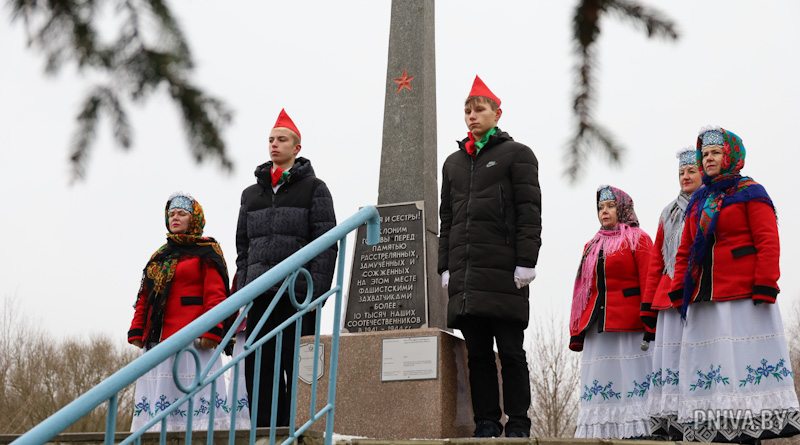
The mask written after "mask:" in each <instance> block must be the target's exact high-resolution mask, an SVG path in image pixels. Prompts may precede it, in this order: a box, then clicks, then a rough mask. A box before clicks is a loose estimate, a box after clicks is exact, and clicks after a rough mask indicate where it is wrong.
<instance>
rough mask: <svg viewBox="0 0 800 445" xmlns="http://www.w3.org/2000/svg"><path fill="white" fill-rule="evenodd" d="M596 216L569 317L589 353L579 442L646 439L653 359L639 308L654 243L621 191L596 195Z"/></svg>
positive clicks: (574, 343)
mask: <svg viewBox="0 0 800 445" xmlns="http://www.w3.org/2000/svg"><path fill="white" fill-rule="evenodd" d="M597 216H598V219H599V221H600V225H601V227H600V230H598V232H597V234H596V235H595V236H594V238H592V239H591V240H590V241H589V242H588V243H587V244H586V246H585V247H584V249H583V257H582V259H581V263H580V266H579V268H578V276H577V278H576V279H575V289H574V293H573V297H572V313H571V316H570V344H569V348H570V349H572V350H573V351H583V353H582V355H581V400H580V411H579V412H578V428H577V431H576V432H575V437H585V438H620V439H621V438H630V437H643V436H647V435H649V432H650V426H649V417H648V415H647V412H646V410H645V407H646V406H645V402H646V395H647V390H648V388H649V386H650V378H651V376H650V372H651V369H652V357H651V353H650V352H648V351H643V350H642V347H641V345H642V333H643V332H644V331H645V330H644V325H643V324H642V320H641V318H640V314H639V310H640V305H641V300H642V299H641V294H642V292H641V290H642V289H643V288H644V285H645V278H646V275H647V267H648V265H649V263H650V251H651V249H652V246H653V243H652V241H651V240H650V237H649V236H648V235H647V234H646V233H645V232H644V231H642V229H640V228H639V220H638V219H637V218H636V213H635V212H634V210H633V201H632V200H631V198H630V196H628V194H627V193H625V192H623V191H622V190H620V189H618V188H615V187H611V186H601V187H600V188H599V189H598V190H597Z"/></svg>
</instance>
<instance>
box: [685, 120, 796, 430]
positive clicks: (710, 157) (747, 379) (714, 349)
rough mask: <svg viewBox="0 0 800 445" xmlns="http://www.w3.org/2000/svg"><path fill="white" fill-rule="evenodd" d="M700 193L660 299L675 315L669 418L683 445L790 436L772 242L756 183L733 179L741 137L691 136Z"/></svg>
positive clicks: (718, 132)
mask: <svg viewBox="0 0 800 445" xmlns="http://www.w3.org/2000/svg"><path fill="white" fill-rule="evenodd" d="M696 156H697V160H698V163H699V164H700V166H701V173H702V174H703V183H704V184H705V187H703V188H701V189H699V190H698V191H697V192H695V193H694V194H693V195H692V198H691V200H690V201H689V204H688V205H687V209H686V222H685V225H684V229H683V234H682V237H681V244H680V248H679V249H678V254H677V258H676V262H675V279H674V280H673V283H672V287H671V292H670V293H669V297H670V299H671V300H672V305H673V306H674V307H676V308H679V309H680V311H681V315H682V317H684V318H685V325H684V326H683V337H682V342H681V353H680V354H681V357H680V383H679V386H680V402H679V408H678V421H680V422H687V423H689V422H693V424H692V425H690V426H689V427H687V428H686V429H685V435H684V437H685V440H697V441H715V442H745V443H757V442H758V441H759V440H760V439H764V438H771V437H777V436H788V435H794V434H797V433H798V427H799V426H800V415H798V402H797V395H796V394H795V391H794V384H793V381H792V376H793V372H792V369H791V364H790V361H789V350H788V347H787V344H786V337H785V335H784V331H783V323H782V321H781V315H780V311H779V310H778V307H777V306H776V305H775V300H776V298H777V296H778V291H779V290H778V277H779V275H780V272H779V266H778V263H779V257H780V243H779V240H778V225H777V218H776V214H775V207H774V205H773V203H772V200H771V199H770V197H769V195H768V194H767V192H766V190H765V189H764V187H763V186H761V185H760V184H758V183H757V182H755V181H753V179H752V178H749V177H747V176H741V175H740V174H739V172H740V170H741V169H742V167H744V160H745V148H744V144H742V140H741V138H739V136H737V135H735V134H734V133H733V132H731V131H728V130H725V129H723V128H719V127H708V128H705V129H703V130H701V132H700V135H699V136H698V138H697V148H696Z"/></svg>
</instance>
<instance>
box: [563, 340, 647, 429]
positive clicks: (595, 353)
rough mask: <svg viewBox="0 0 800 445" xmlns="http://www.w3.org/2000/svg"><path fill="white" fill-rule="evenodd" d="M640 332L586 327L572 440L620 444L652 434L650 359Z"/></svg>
mask: <svg viewBox="0 0 800 445" xmlns="http://www.w3.org/2000/svg"><path fill="white" fill-rule="evenodd" d="M643 335H644V334H643V333H642V332H602V333H598V332H597V328H596V327H594V326H590V327H589V328H588V329H587V332H586V339H585V341H584V345H583V352H582V353H581V388H582V389H581V400H580V410H579V412H578V428H577V431H576V432H575V437H582V438H606V439H612V438H617V439H622V438H628V437H639V436H647V435H649V434H650V425H649V416H648V415H647V410H646V405H647V403H646V402H647V393H648V390H649V389H650V380H651V378H652V376H651V370H652V353H651V352H650V351H642V349H641V343H642V337H643Z"/></svg>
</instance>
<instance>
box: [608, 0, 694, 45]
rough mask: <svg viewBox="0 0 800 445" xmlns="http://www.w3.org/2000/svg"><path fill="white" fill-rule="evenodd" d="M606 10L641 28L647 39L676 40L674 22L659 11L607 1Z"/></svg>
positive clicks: (622, 0) (621, 1) (634, 4)
mask: <svg viewBox="0 0 800 445" xmlns="http://www.w3.org/2000/svg"><path fill="white" fill-rule="evenodd" d="M608 9H609V10H610V11H612V12H614V13H616V15H617V16H618V17H619V18H621V19H623V20H625V19H627V20H630V21H632V22H633V24H634V25H636V26H638V27H641V28H643V29H644V30H645V32H647V37H648V38H652V37H662V38H665V39H668V40H677V39H678V31H677V29H676V27H675V22H673V21H672V20H670V19H669V18H667V17H665V16H664V15H663V14H661V13H660V12H659V11H656V10H654V9H646V8H645V7H644V6H642V5H639V4H637V3H634V2H631V1H628V0H609V2H608Z"/></svg>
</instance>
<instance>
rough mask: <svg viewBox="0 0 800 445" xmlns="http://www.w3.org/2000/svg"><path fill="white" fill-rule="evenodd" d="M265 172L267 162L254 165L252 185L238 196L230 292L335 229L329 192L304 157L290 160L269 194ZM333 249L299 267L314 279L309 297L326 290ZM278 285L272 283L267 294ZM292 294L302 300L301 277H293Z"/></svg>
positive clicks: (302, 281)
mask: <svg viewBox="0 0 800 445" xmlns="http://www.w3.org/2000/svg"><path fill="white" fill-rule="evenodd" d="M271 169H272V162H271V161H270V162H267V163H265V164H262V165H259V166H258V167H257V168H256V171H255V175H256V178H257V181H256V183H255V184H253V185H251V186H249V187H247V188H246V189H244V191H243V192H242V201H241V207H240V208H239V222H238V224H237V227H236V252H237V256H236V285H237V288H236V290H239V289H241V288H242V287H244V286H245V285H247V284H248V283H250V282H251V281H253V280H255V279H256V278H258V277H259V276H260V275H261V274H263V273H264V272H266V271H268V270H269V269H270V268H272V267H274V266H276V265H277V264H278V263H280V262H281V261H283V260H285V259H286V258H288V257H289V256H290V255H292V254H293V253H295V252H297V251H298V250H300V249H301V248H303V247H304V246H305V245H306V244H308V243H309V242H311V241H313V240H314V239H316V238H318V237H319V236H321V235H322V234H324V233H325V232H327V231H328V230H330V229H332V228H333V227H334V226H335V225H336V215H335V214H334V210H333V199H332V197H331V194H330V192H329V191H328V187H327V186H326V185H325V183H324V182H323V181H322V180H321V179H318V178H317V177H316V176H315V175H314V169H313V168H312V167H311V162H310V161H309V160H308V159H306V158H302V157H298V158H297V159H296V160H295V163H294V165H293V166H292V168H291V169H290V170H289V171H290V172H291V174H290V175H289V177H288V179H287V180H286V182H285V183H284V184H283V185H281V186H280V188H279V189H278V191H277V192H273V191H272V184H271V182H270V171H271ZM336 250H337V247H336V245H335V244H334V245H333V246H331V248H330V249H327V250H326V251H324V252H323V253H322V254H320V255H319V256H317V257H316V258H314V259H312V260H311V261H309V262H308V263H307V264H305V268H306V269H308V271H309V272H310V273H311V276H312V279H313V281H314V297H317V296H319V295H321V294H322V293H324V292H325V291H327V290H328V289H330V287H331V281H332V280H333V268H334V264H335V262H336ZM280 285H281V282H278V284H276V285H275V286H274V287H273V288H272V289H270V292H275V291H277V290H278V288H279V287H280ZM295 290H296V292H297V298H298V300H300V301H302V299H303V298H304V297H303V296H304V295H305V293H306V283H305V279H303V275H300V276H298V278H297V282H296V285H295ZM287 300H288V299H287Z"/></svg>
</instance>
